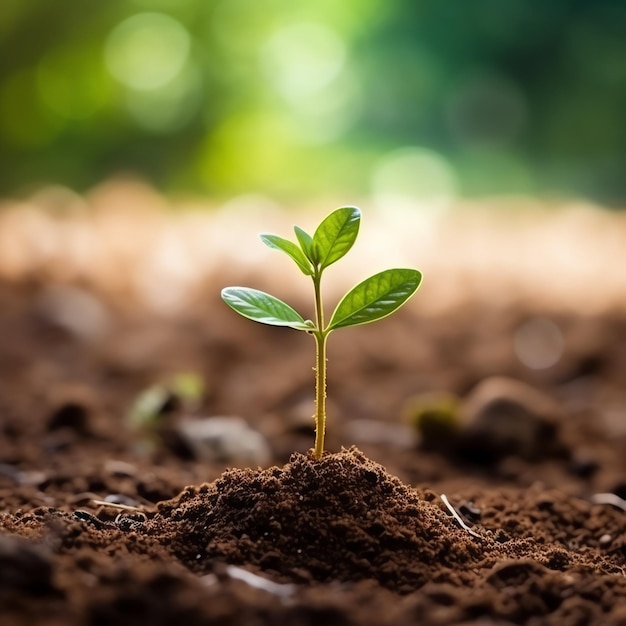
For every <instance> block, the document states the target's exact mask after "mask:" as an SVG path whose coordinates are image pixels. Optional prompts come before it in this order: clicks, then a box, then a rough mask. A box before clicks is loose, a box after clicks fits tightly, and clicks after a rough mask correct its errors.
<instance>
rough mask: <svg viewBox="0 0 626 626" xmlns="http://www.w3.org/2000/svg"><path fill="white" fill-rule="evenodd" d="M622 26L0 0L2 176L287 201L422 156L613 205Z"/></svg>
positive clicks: (362, 187)
mask: <svg viewBox="0 0 626 626" xmlns="http://www.w3.org/2000/svg"><path fill="white" fill-rule="evenodd" d="M624 32H626V4H625V3H624V2H623V1H622V0H595V1H594V2H588V1H584V0H553V1H552V2H549V3H546V2H542V1H541V0H474V1H473V2H466V1H465V0H398V1H397V2H395V3H386V2H383V1H382V0H346V1H345V2H342V3H337V2H334V1H331V0H319V1H318V2H316V3H306V4H305V3H293V2H288V1H287V0H270V1H269V2H264V3H259V2H257V1H255V0H203V1H202V2H201V1H200V0H109V1H108V2H106V3H102V2H101V3H85V2H81V1H79V0H58V1H57V2H54V3H51V2H49V1H48V0H29V1H28V2H22V1H21V0H3V1H2V3H0V162H1V163H2V168H1V169H0V192H2V193H20V192H23V191H26V190H28V189H30V188H33V187H36V186H39V185H42V184H45V183H49V182H58V183H64V184H67V185H70V186H73V187H75V188H78V189H83V188H86V187H88V186H90V185H92V184H94V183H96V182H98V181H100V180H101V179H103V178H105V177H108V176H111V175H113V174H115V173H117V172H119V171H132V172H137V173H139V174H140V175H142V176H144V177H146V178H148V179H149V180H151V181H152V182H153V183H155V184H156V185H158V186H159V187H161V188H163V189H166V190H172V189H187V190H194V191H202V192H209V193H211V194H214V195H216V196H227V195H230V194H234V193H239V192H245V191H250V190H255V191H266V192H269V193H272V194H275V195H278V196H280V197H282V198H284V199H288V198H300V197H304V196H306V195H309V194H316V193H329V194H332V193H336V194H342V195H344V196H347V195H351V194H354V193H367V192H369V191H372V190H373V191H374V192H376V190H377V189H378V188H379V187H380V186H381V185H382V186H383V187H384V188H385V189H387V187H388V186H389V185H391V186H392V187H393V185H400V184H401V183H399V182H398V181H401V180H404V181H405V183H406V179H407V176H408V177H409V178H411V177H413V178H415V180H417V181H418V182H419V181H422V182H423V183H425V182H426V181H427V180H428V179H431V180H432V176H431V175H430V174H431V173H432V172H434V171H436V172H438V174H437V176H435V179H436V180H438V181H440V182H441V185H443V187H445V189H444V191H446V193H457V192H460V193H463V194H470V195H471V194H474V195H476V194H488V193H545V192H556V193H567V194H584V195H588V196H591V197H594V198H597V199H600V200H603V201H606V202H613V203H620V202H623V201H624V199H625V198H626V177H624V175H623V174H624V171H625V170H626V153H625V152H624V150H623V146H624V145H626V119H625V118H624V116H623V111H624V110H626V37H624V36H623V34H624ZM398 150H404V152H398ZM407 150H408V151H409V152H407ZM411 150H413V152H410V151H411ZM394 168H396V169H395V170H394ZM398 168H400V169H398ZM411 168H424V169H423V172H422V175H421V176H420V175H419V173H417V174H416V175H415V176H413V175H412V169H411ZM433 168H434V169H433ZM394 172H395V173H394ZM398 172H400V173H401V172H408V174H406V175H402V176H404V178H402V176H400V174H398ZM424 172H426V173H427V174H425V173H424ZM381 181H382V182H381ZM420 184H421V183H420ZM385 185H386V187H385ZM414 187H415V185H414Z"/></svg>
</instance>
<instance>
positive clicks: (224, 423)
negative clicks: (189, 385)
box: [177, 416, 271, 466]
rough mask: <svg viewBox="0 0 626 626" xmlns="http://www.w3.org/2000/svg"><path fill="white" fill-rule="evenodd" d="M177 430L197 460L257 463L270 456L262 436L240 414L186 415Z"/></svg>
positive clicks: (264, 461) (267, 445) (264, 463)
mask: <svg viewBox="0 0 626 626" xmlns="http://www.w3.org/2000/svg"><path fill="white" fill-rule="evenodd" d="M177 430H178V434H179V436H180V437H181V439H182V440H183V442H184V443H185V444H186V445H187V447H188V448H189V449H190V450H191V452H192V454H193V455H194V457H195V458H196V459H198V460H200V461H209V462H214V463H229V464H230V463H234V464H242V465H253V466H254V465H257V466H258V465H266V464H267V463H269V461H270V459H271V451H270V447H269V444H268V443H267V441H266V439H265V437H263V435H262V434H261V433H259V432H258V431H256V430H254V429H253V428H251V427H250V426H249V425H248V424H247V422H246V421H245V420H243V419H242V418H240V417H222V416H219V417H207V418H199V419H186V420H184V421H183V422H181V423H180V424H179V426H178V429H177Z"/></svg>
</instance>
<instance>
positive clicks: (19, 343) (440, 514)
mask: <svg viewBox="0 0 626 626" xmlns="http://www.w3.org/2000/svg"><path fill="white" fill-rule="evenodd" d="M41 289H42V287H41V285H34V286H33V285H30V286H28V285H27V286H21V287H20V286H17V287H16V286H3V287H2V288H1V289H0V304H2V307H0V316H2V319H1V322H2V324H3V328H4V337H5V338H6V340H5V341H4V343H3V345H2V347H1V348H0V371H1V372H2V374H3V376H2V377H1V379H0V391H1V392H2V393H1V394H0V422H1V425H2V432H3V437H2V441H1V442H0V498H1V500H2V513H1V514H0V529H1V530H2V534H1V535H0V616H1V623H2V624H3V626H4V625H6V626H16V625H24V624H44V625H46V626H47V625H57V624H59V625H60V624H64V625H69V626H73V625H79V624H81V625H82V624H88V625H94V626H104V625H105V624H122V625H126V624H136V623H139V622H140V621H145V622H146V623H150V624H153V625H154V624H159V625H160V624H163V625H165V624H172V623H177V622H181V623H182V622H184V623H185V624H188V625H191V626H194V625H196V624H198V625H200V624H286V623H288V624H312V623H317V624H321V623H324V624H355V625H361V624H362V625H370V624H371V625H374V624H383V625H384V624H389V625H391V624H394V625H399V626H402V625H403V624H415V623H420V624H452V623H468V624H486V623H490V624H491V623H497V624H531V623H532V624H536V623H542V624H559V625H561V624H562V625H565V626H570V625H571V626H574V625H576V626H578V625H581V626H582V625H584V624H600V623H602V624H603V625H618V624H619V625H622V626H623V625H624V624H626V575H625V571H626V512H625V511H624V510H622V509H620V508H619V507H618V506H614V505H611V504H609V503H606V502H604V503H602V502H598V501H597V500H595V501H594V499H593V494H597V493H599V492H605V493H606V492H611V493H613V494H615V495H621V496H622V497H623V496H624V495H625V494H624V489H625V487H624V478H623V477H624V472H625V470H626V467H625V465H624V460H623V447H622V446H623V445H624V441H625V438H624V435H623V433H622V434H620V431H619V429H617V430H611V428H610V427H609V426H608V425H607V424H608V423H605V422H603V421H602V420H599V419H595V418H594V416H597V415H599V414H600V413H601V411H600V407H599V406H595V405H594V404H593V400H594V399H598V402H600V401H601V400H602V399H604V400H603V401H605V402H606V397H607V394H608V391H607V390H611V389H615V388H618V387H619V386H620V385H623V383H624V380H623V379H624V371H623V369H622V367H621V366H622V365H623V364H624V354H626V352H624V349H623V346H624V345H626V343H625V341H626V321H625V320H624V319H622V318H620V317H619V316H616V317H614V318H610V319H609V318H603V319H601V320H578V319H576V318H573V317H571V316H569V317H567V316H563V317H562V318H561V319H560V320H559V323H560V324H561V325H562V327H563V328H564V329H565V331H566V333H567V334H569V336H571V337H574V338H578V340H579V343H574V348H573V349H572V350H571V352H570V353H568V354H567V355H565V357H564V359H563V361H562V363H561V364H560V365H559V366H558V367H557V368H555V369H554V370H553V371H551V372H550V374H549V376H548V377H546V378H545V379H543V380H542V381H541V386H542V387H543V388H544V390H545V391H546V392H547V393H548V395H550V396H553V397H556V398H558V399H559V402H560V403H561V404H562V406H563V411H562V412H561V413H558V412H557V414H556V416H555V417H554V421H553V422H551V429H550V430H549V431H539V435H538V436H539V437H545V436H549V437H550V438H551V439H554V441H553V443H555V445H551V446H543V445H541V446H538V447H536V449H533V450H530V452H529V451H528V450H526V449H525V448H524V450H521V449H520V450H513V451H511V450H510V449H506V450H503V451H501V453H498V450H497V446H498V442H497V441H491V442H487V441H482V444H483V445H484V446H485V450H487V449H489V451H490V454H486V455H485V456H484V460H483V462H482V463H480V462H477V460H476V459H475V458H470V456H468V454H467V448H464V447H463V446H462V445H459V446H456V447H455V446H451V447H447V448H446V447H445V446H442V444H441V442H439V443H436V445H432V446H430V447H429V446H428V445H425V443H424V442H422V445H421V446H420V445H419V443H415V442H412V441H410V440H409V441H408V442H406V441H405V442H402V441H399V439H402V434H403V433H406V430H402V428H404V426H402V424H400V418H397V419H396V418H390V419H388V422H385V415H384V413H385V412H387V411H389V412H391V409H392V406H393V401H394V398H395V399H396V400H397V399H398V398H402V397H404V396H406V395H408V394H409V393H411V392H413V391H420V390H422V389H428V388H430V387H433V386H438V387H439V388H444V387H445V388H448V389H452V390H453V391H454V392H455V393H458V394H459V395H463V394H467V393H468V392H469V391H470V390H472V389H473V388H475V387H476V384H477V383H480V382H481V381H484V380H486V379H490V377H491V376H492V375H493V374H495V373H499V374H501V373H504V374H507V375H508V376H510V377H513V378H517V379H524V378H525V379H526V380H527V382H531V383H533V384H535V385H536V381H533V380H532V376H530V375H529V374H528V372H525V371H524V370H523V368H522V367H521V366H520V365H519V364H518V363H515V362H514V361H513V360H512V358H511V355H510V353H509V352H508V351H506V350H503V349H501V344H502V341H503V339H502V338H503V337H507V336H510V333H511V331H512V329H513V328H515V326H516V324H518V323H519V321H520V319H523V318H524V317H525V316H528V315H530V313H529V312H515V313H513V314H512V313H511V312H510V311H509V312H506V311H499V312H496V313H493V312H489V315H493V316H494V318H495V317H496V316H498V318H499V319H500V322H499V323H500V328H499V334H497V333H493V334H494V335H496V334H497V336H498V339H497V341H499V342H500V344H498V343H497V341H496V339H494V343H489V342H488V341H485V336H484V335H483V336H476V337H474V336H473V334H472V332H473V331H472V329H475V328H476V327H479V326H480V324H481V322H480V320H482V323H483V324H484V323H485V322H484V320H485V317H486V313H485V310H484V309H483V308H481V307H475V308H474V309H472V308H468V309H466V310H464V311H463V312H460V313H458V314H455V315H450V316H448V317H445V316H444V317H443V318H439V319H438V320H432V319H424V318H423V319H419V320H414V319H412V318H411V317H410V316H409V315H408V314H405V315H399V316H398V322H397V326H395V327H394V326H393V325H392V323H391V322H386V326H384V327H382V328H381V330H380V332H375V331H371V330H369V329H368V334H367V335H365V334H364V335H359V336H358V339H357V340H356V341H352V342H349V341H347V342H346V343H344V344H340V345H339V346H338V351H337V357H336V361H337V363H336V369H337V371H339V372H349V371H354V378H351V379H348V378H347V377H345V379H346V387H347V388H346V389H344V390H342V389H337V390H335V395H334V396H333V395H332V394H331V399H332V398H333V397H334V401H335V403H336V407H335V410H337V411H338V412H339V411H340V412H342V413H344V414H353V415H354V416H355V417H354V418H353V420H352V426H351V430H350V428H349V426H350V420H348V422H347V426H346V428H345V430H343V431H342V429H341V428H340V427H339V426H338V425H335V426H333V424H331V432H330V435H329V447H330V449H331V450H337V449H341V451H340V452H335V453H326V454H325V455H324V457H323V458H322V459H321V460H320V461H315V460H313V459H312V458H311V457H310V456H309V455H308V454H307V453H306V450H307V448H308V446H309V445H311V443H312V435H311V432H310V428H308V429H304V431H305V432H304V433H303V432H302V430H303V429H302V426H301V424H300V422H299V421H298V420H295V419H294V420H293V421H292V422H290V420H289V419H285V418H284V415H286V414H287V413H289V410H290V408H289V407H285V405H284V402H285V400H284V399H285V398H293V399H294V404H297V403H298V402H299V398H300V397H301V396H302V394H303V391H302V390H303V389H305V388H308V385H309V384H310V383H311V381H310V380H309V379H310V363H308V360H309V359H310V354H309V353H308V351H305V352H297V351H296V352H297V354H296V356H295V357H294V358H293V359H287V360H286V362H285V363H283V364H282V365H281V364H278V363H276V360H277V356H276V350H275V345H274V344H275V342H276V337H278V336H279V335H276V334H274V333H273V332H271V330H270V331H268V332H266V331H264V330H261V329H260V328H254V329H251V330H248V329H247V327H244V326H240V325H239V324H238V323H234V322H233V323H231V322H230V321H229V318H228V317H226V316H223V315H222V313H221V312H220V311H221V309H220V308H217V309H216V312H215V314H214V315H212V317H211V316H210V317H211V319H213V320H215V319H217V320H219V323H218V324H217V326H218V327H219V332H218V330H215V329H214V328H212V327H207V324H206V321H205V319H206V310H205V308H204V307H198V311H196V312H192V313H190V314H189V315H188V317H187V319H184V320H178V321H177V322H175V323H171V322H167V323H165V322H163V321H162V320H161V321H160V320H146V319H143V318H142V319H138V318H137V317H133V316H130V317H124V315H123V313H119V319H116V320H115V322H114V323H113V326H112V328H113V329H112V330H111V331H110V334H109V335H108V336H107V337H106V340H102V341H100V342H94V341H91V342H88V341H86V340H85V338H84V337H78V336H74V335H72V334H71V332H69V331H68V329H67V328H60V327H59V325H58V324H56V325H55V324H52V323H51V321H50V319H49V318H48V317H46V315H44V314H42V311H41V307H40V302H41V300H40V292H41ZM215 306H216V307H219V306H220V304H219V303H216V304H215ZM112 315H113V314H112ZM503 320H504V321H503ZM418 327H419V328H420V330H419V331H418V332H419V337H418V338H417V339H416V340H415V350H414V351H409V352H407V350H406V345H405V343H406V342H405V341H402V340H401V341H396V340H397V338H398V337H406V336H407V334H406V333H407V332H409V333H410V332H413V331H412V330H411V329H413V328H418ZM398 329H399V330H398ZM492 330H493V329H492ZM138 337H139V339H138ZM281 337H282V335H281ZM394 338H395V339H394ZM280 341H283V339H282V338H281V339H280ZM293 341H294V339H293V338H289V337H288V338H286V339H285V340H284V342H285V344H286V345H287V348H286V349H287V350H289V349H291V346H292V345H295V344H292V343H290V342H293ZM338 343H339V342H338ZM451 344H452V345H455V346H457V347H460V346H462V347H463V358H461V357H459V356H458V354H459V351H458V350H454V351H451V350H450V345H451ZM424 345H426V348H425V347H424ZM394 346H395V347H394ZM498 346H500V348H498ZM281 349H282V348H281ZM159 354H167V355H168V361H167V364H163V362H162V360H159V359H158V358H157V357H158V355H159ZM363 354H369V355H385V357H384V360H381V359H382V357H380V356H379V357H378V360H376V358H371V359H369V360H367V359H366V360H363V358H362V355H363ZM494 354H495V355H496V356H495V357H494V356H493V355H494ZM498 355H500V356H498ZM330 358H331V363H332V359H333V355H332V354H331V357H330ZM490 359H491V361H490ZM246 363H253V367H252V369H250V370H247V371H245V376H244V375H243V374H241V372H242V371H243V370H245V368H246V367H247V366H246V365H245V364H246ZM307 363H308V365H307ZM182 366H188V367H189V366H192V367H195V368H197V369H199V370H200V371H202V372H203V375H204V376H205V377H206V378H207V379H210V380H214V381H217V382H216V384H215V389H213V391H212V394H211V395H210V397H209V399H208V400H207V402H206V403H205V406H204V407H203V410H206V411H207V412H210V413H213V414H215V413H219V412H222V411H225V409H226V407H228V406H236V407H237V411H240V412H241V413H242V414H248V415H254V414H255V411H254V407H255V406H257V407H259V406H260V407H261V409H260V410H258V414H260V415H261V419H259V422H258V423H257V422H254V426H255V427H258V428H259V429H260V430H261V431H262V432H264V433H265V434H266V435H267V436H268V437H269V439H270V441H271V442H272V445H273V448H272V459H271V460H272V461H273V462H274V463H275V465H272V464H271V463H270V462H268V463H266V464H265V465H264V467H263V468H259V469H228V470H226V471H224V470H225V467H224V464H223V463H220V462H217V461H214V462H211V461H199V462H198V461H194V460H193V459H190V458H189V454H188V451H186V452H185V453H183V452H181V450H180V449H179V448H178V447H176V446H174V445H169V447H168V443H167V438H165V439H164V442H165V445H164V446H163V447H162V448H160V449H158V450H156V451H152V452H150V453H145V451H144V452H141V450H140V448H138V444H139V443H141V442H140V441H139V437H138V435H137V433H136V432H133V431H131V430H129V429H128V427H127V425H125V422H124V417H123V416H124V415H125V414H126V413H127V408H128V406H129V405H130V404H131V403H132V399H133V397H135V395H136V393H137V392H138V391H139V390H141V389H142V388H144V387H145V386H146V385H148V384H150V383H152V382H153V381H154V380H159V379H163V377H164V376H166V375H168V374H169V373H172V372H173V371H176V370H177V369H178V368H180V367H182ZM300 366H302V367H300ZM300 370H302V371H303V372H305V374H307V375H306V376H304V377H303V378H302V379H301V378H300V377H299V374H294V375H293V376H291V377H290V376H289V374H290V373H295V372H297V371H300ZM263 372H265V374H266V377H265V379H264V380H265V381H266V382H267V384H266V385H265V386H261V385H260V384H258V382H251V383H250V384H248V381H249V380H251V379H248V378H247V377H249V376H260V375H261V373H263ZM423 372H428V377H427V378H422V379H420V378H419V376H422V377H423V376H425V374H423ZM420 373H421V374H420ZM416 380H417V382H416ZM272 381H274V383H272ZM249 387H251V389H249ZM359 389H360V390H362V391H361V395H359V392H358V391H355V390H359ZM374 390H378V392H377V393H378V394H379V395H378V396H376V392H375V391H374ZM368 394H369V395H368ZM355 398H356V399H355ZM390 398H391V399H390ZM581 398H582V399H581ZM378 402H380V404H378ZM372 406H374V407H379V408H375V409H372V408H371V407H372ZM337 407H339V409H337ZM368 407H370V408H368ZM395 413H398V411H397V410H396V411H395ZM178 418H180V416H179V415H174V416H173V417H172V420H173V423H174V424H175V422H176V419H178ZM356 418H358V419H356ZM377 420H378V421H381V420H382V421H383V423H385V424H386V427H388V428H389V429H390V432H392V431H393V429H394V428H399V429H400V430H399V431H398V432H399V433H400V436H399V437H396V438H395V439H389V440H386V441H385V442H383V443H376V442H374V443H372V441H371V439H368V438H367V437H364V438H363V439H362V441H361V442H360V443H359V448H360V449H361V450H363V452H361V451H360V450H359V449H357V448H356V447H351V448H348V449H343V448H341V443H350V441H349V439H348V438H347V437H346V436H344V435H345V434H346V433H348V432H351V433H357V434H358V433H359V432H361V430H360V429H363V428H365V424H367V423H370V425H371V422H376V421H377ZM546 432H548V433H549V434H548V435H546ZM469 441H473V444H472V445H474V444H476V443H478V442H477V440H476V433H473V439H472V438H470V439H469ZM473 449H474V448H473ZM294 450H299V452H292V451H294ZM533 452H534V453H535V454H533ZM372 458H375V459H376V460H377V461H378V462H374V461H373V460H372ZM396 475H397V476H398V477H396ZM207 481H211V482H207ZM185 485H195V486H185ZM442 492H444V493H446V494H447V495H448V497H449V499H450V502H451V503H452V504H453V505H454V506H455V510H456V511H458V513H459V515H460V516H461V517H462V518H463V519H464V520H465V522H466V523H467V524H468V525H469V526H471V530H472V532H473V533H474V534H470V532H468V530H466V529H464V528H462V527H461V526H460V525H459V523H458V522H457V520H456V519H455V518H454V517H453V516H452V514H451V512H450V510H449V509H448V508H447V507H446V506H445V504H444V502H443V501H442V499H441V495H442ZM113 496H114V497H113ZM107 497H108V498H109V500H108V504H107V505H102V504H98V502H102V501H103V500H105V498H107ZM615 502H617V503H619V499H616V500H615ZM116 503H118V506H117V507H115V506H112V505H115V504H116ZM119 503H121V504H122V507H123V505H126V506H127V507H129V508H120V507H119Z"/></svg>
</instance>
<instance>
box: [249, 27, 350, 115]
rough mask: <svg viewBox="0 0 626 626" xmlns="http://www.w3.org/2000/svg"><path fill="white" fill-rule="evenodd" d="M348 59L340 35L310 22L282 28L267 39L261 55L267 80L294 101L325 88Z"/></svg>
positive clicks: (296, 102)
mask: <svg viewBox="0 0 626 626" xmlns="http://www.w3.org/2000/svg"><path fill="white" fill-rule="evenodd" d="M345 61H346V46H345V44H344V42H343V41H342V40H341V38H340V37H339V36H338V35H337V34H336V33H335V32H334V31H333V30H331V29H330V28H328V27H327V26H324V25H322V24H314V23H308V22H302V23H297V24H291V25H289V26H286V27H284V28H282V29H281V30H279V31H278V32H277V33H276V34H274V35H273V36H272V37H271V38H270V39H269V40H268V41H267V43H266V45H265V47H264V50H263V54H262V58H261V63H262V69H263V71H264V73H265V75H266V77H267V79H268V80H269V81H270V83H271V84H272V85H273V87H274V89H275V90H276V91H277V92H278V93H279V94H280V95H282V96H283V97H284V98H285V99H286V100H287V101H289V102H291V103H293V104H298V103H299V102H301V101H302V100H304V99H306V98H309V97H310V96H313V95H315V94H317V93H318V92H319V91H321V90H322V89H324V88H325V87H326V86H327V85H328V84H329V83H330V82H331V81H332V80H333V79H334V78H335V77H336V76H337V75H338V74H339V73H340V72H341V70H342V69H343V67H344V64H345Z"/></svg>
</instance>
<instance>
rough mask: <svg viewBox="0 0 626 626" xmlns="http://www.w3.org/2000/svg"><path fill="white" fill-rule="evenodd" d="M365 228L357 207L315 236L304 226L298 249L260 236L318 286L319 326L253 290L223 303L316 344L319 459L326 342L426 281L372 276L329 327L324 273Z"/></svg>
mask: <svg viewBox="0 0 626 626" xmlns="http://www.w3.org/2000/svg"><path fill="white" fill-rule="evenodd" d="M360 223H361V212H360V211H359V209H357V208H356V207H344V208H341V209H337V210H336V211H333V212H332V213H331V214H330V215H329V216H328V217H326V218H325V219H324V220H323V221H322V223H321V224H320V225H319V226H318V227H317V229H316V231H315V233H314V235H313V236H312V237H311V235H309V234H307V233H306V232H305V231H304V230H302V229H301V228H298V226H294V232H295V235H296V239H297V241H298V243H297V244H296V243H294V242H292V241H289V240H288V239H283V238H282V237H279V236H278V235H269V234H262V235H260V237H261V241H263V243H264V244H265V245H266V246H268V247H270V248H273V249H275V250H281V251H282V252H284V253H286V254H287V255H288V256H290V257H291V258H292V259H293V261H295V263H296V265H297V266H298V267H299V268H300V271H301V272H302V273H303V274H305V275H306V276H310V277H311V279H312V280H313V290H314V295H315V320H314V321H313V320H309V319H306V320H305V319H304V318H303V317H302V316H301V315H300V314H299V313H298V312H297V311H295V310H294V309H293V308H292V307H290V306H289V305H288V304H286V303H285V302H283V301H282V300H279V299H278V298H275V297H274V296H272V295H270V294H268V293H265V292H263V291H258V290H257V289H250V288H248V287H226V288H225V289H223V290H222V298H223V300H224V302H226V304H228V306H230V307H231V308H232V309H234V310H235V311H237V313H239V314H240V315H243V317H247V318H248V319H251V320H254V321H255V322H261V323H262V324H269V325H271V326H287V327H288V328H293V329H295V330H301V331H304V332H306V333H308V334H310V335H312V336H313V338H314V339H315V346H316V351H315V355H316V356H315V449H314V455H315V457H316V458H317V459H320V458H321V457H322V454H323V452H324V435H325V432H326V342H327V339H328V335H330V333H331V332H332V331H333V330H336V329H337V328H345V327H347V326H358V325H360V324H368V323H369V322H375V321H376V320H379V319H382V318H383V317H387V316H388V315H391V313H393V312H394V311H395V310H396V309H398V308H400V307H401V306H402V305H403V304H404V303H405V302H406V301H407V300H408V299H409V298H410V297H411V296H412V295H413V294H414V293H415V291H416V290H417V288H418V287H419V284H420V282H421V280H422V275H421V273H420V272H418V271H417V270H414V269H391V270H385V271H384V272H380V273H379V274H375V275H374V276H370V278H367V279H366V280H364V281H363V282H362V283H359V284H358V285H357V286H356V287H354V288H353V289H351V290H350V291H349V292H348V293H347V294H346V295H345V296H344V297H343V298H342V299H341V300H340V301H339V304H338V305H337V307H336V308H335V310H334V312H333V314H332V315H331V317H330V321H329V322H328V323H326V322H325V318H324V308H323V305H322V291H321V282H322V274H323V272H324V270H325V269H326V268H327V267H328V266H329V265H332V264H333V263H335V261H338V260H339V259H340V258H341V257H343V256H344V255H345V254H346V253H347V252H348V250H350V248H351V247H352V245H353V244H354V242H355V240H356V237H357V235H358V232H359V225H360Z"/></svg>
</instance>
